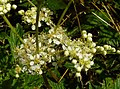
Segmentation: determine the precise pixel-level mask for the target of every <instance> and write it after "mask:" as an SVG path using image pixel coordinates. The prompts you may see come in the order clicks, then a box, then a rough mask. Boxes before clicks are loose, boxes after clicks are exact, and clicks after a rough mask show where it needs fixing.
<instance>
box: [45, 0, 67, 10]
mask: <svg viewBox="0 0 120 89" xmlns="http://www.w3.org/2000/svg"><path fill="white" fill-rule="evenodd" d="M46 3H47V5H48V7H49V8H50V9H51V10H53V11H55V10H59V9H64V8H65V7H66V4H65V3H64V2H63V0H47V1H46Z"/></svg>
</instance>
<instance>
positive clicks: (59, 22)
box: [56, 0, 73, 28]
mask: <svg viewBox="0 0 120 89" xmlns="http://www.w3.org/2000/svg"><path fill="white" fill-rule="evenodd" d="M72 1H73V0H70V2H69V3H68V5H67V6H66V8H65V10H64V11H63V13H62V15H61V17H60V19H59V21H58V23H57V26H56V28H57V27H58V26H59V25H60V23H61V21H62V19H63V17H64V15H65V13H66V12H67V10H68V8H69V7H70V5H71V3H72Z"/></svg>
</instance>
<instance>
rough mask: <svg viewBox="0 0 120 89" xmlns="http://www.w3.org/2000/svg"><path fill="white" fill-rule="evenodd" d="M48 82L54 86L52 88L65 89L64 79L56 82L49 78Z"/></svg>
mask: <svg viewBox="0 0 120 89" xmlns="http://www.w3.org/2000/svg"><path fill="white" fill-rule="evenodd" d="M48 82H49V84H50V86H51V87H52V89H65V87H64V83H63V82H62V81H61V82H60V83H55V82H53V81H51V80H50V79H48Z"/></svg>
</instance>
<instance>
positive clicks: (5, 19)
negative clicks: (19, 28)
mask: <svg viewBox="0 0 120 89" xmlns="http://www.w3.org/2000/svg"><path fill="white" fill-rule="evenodd" d="M2 17H3V19H4V21H5V22H6V23H7V24H8V26H9V27H10V28H11V30H12V31H13V32H14V33H15V34H16V35H17V37H18V38H19V39H20V41H21V42H22V43H24V41H23V40H22V38H21V37H20V36H19V35H18V33H17V32H16V30H15V28H14V27H13V26H12V25H11V23H10V22H9V20H8V19H7V17H6V16H5V15H3V16H2Z"/></svg>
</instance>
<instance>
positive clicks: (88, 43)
mask: <svg viewBox="0 0 120 89" xmlns="http://www.w3.org/2000/svg"><path fill="white" fill-rule="evenodd" d="M50 12H51V11H50V10H49V9H47V8H42V9H41V11H40V19H39V27H40V26H41V23H40V22H41V21H44V22H46V24H47V25H49V26H50V30H49V31H48V32H47V33H44V32H42V33H41V34H40V35H39V36H38V37H39V41H38V42H39V52H38V53H36V42H35V37H34V36H28V37H27V38H25V39H24V44H21V45H20V46H18V47H17V48H16V50H15V53H16V58H17V59H18V60H19V63H20V65H21V66H22V67H21V70H22V72H27V73H31V74H42V73H43V72H44V71H43V69H44V68H46V66H47V64H48V63H51V64H52V65H53V66H56V65H57V60H58V59H60V58H61V57H67V58H68V59H69V60H70V61H71V62H72V63H73V64H74V68H75V69H76V76H77V77H80V76H81V75H80V73H81V70H82V69H84V70H85V71H88V69H90V68H91V66H92V65H93V64H94V61H93V56H94V55H95V54H103V55H106V54H109V53H115V52H117V53H120V50H117V51H116V49H115V48H113V47H111V46H109V45H104V46H96V43H95V42H93V40H92V34H91V33H87V32H86V31H85V30H83V31H82V32H81V38H78V39H74V40H71V39H70V38H69V37H68V36H67V35H66V34H65V30H64V29H63V28H62V27H61V26H58V27H56V26H55V25H54V24H53V23H52V21H51V19H50ZM19 14H21V15H23V19H24V22H27V23H30V24H32V25H33V26H34V24H35V23H36V22H35V21H36V7H32V8H31V10H27V11H26V12H24V10H20V11H19ZM61 52H62V54H63V53H64V55H62V54H61Z"/></svg>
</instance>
